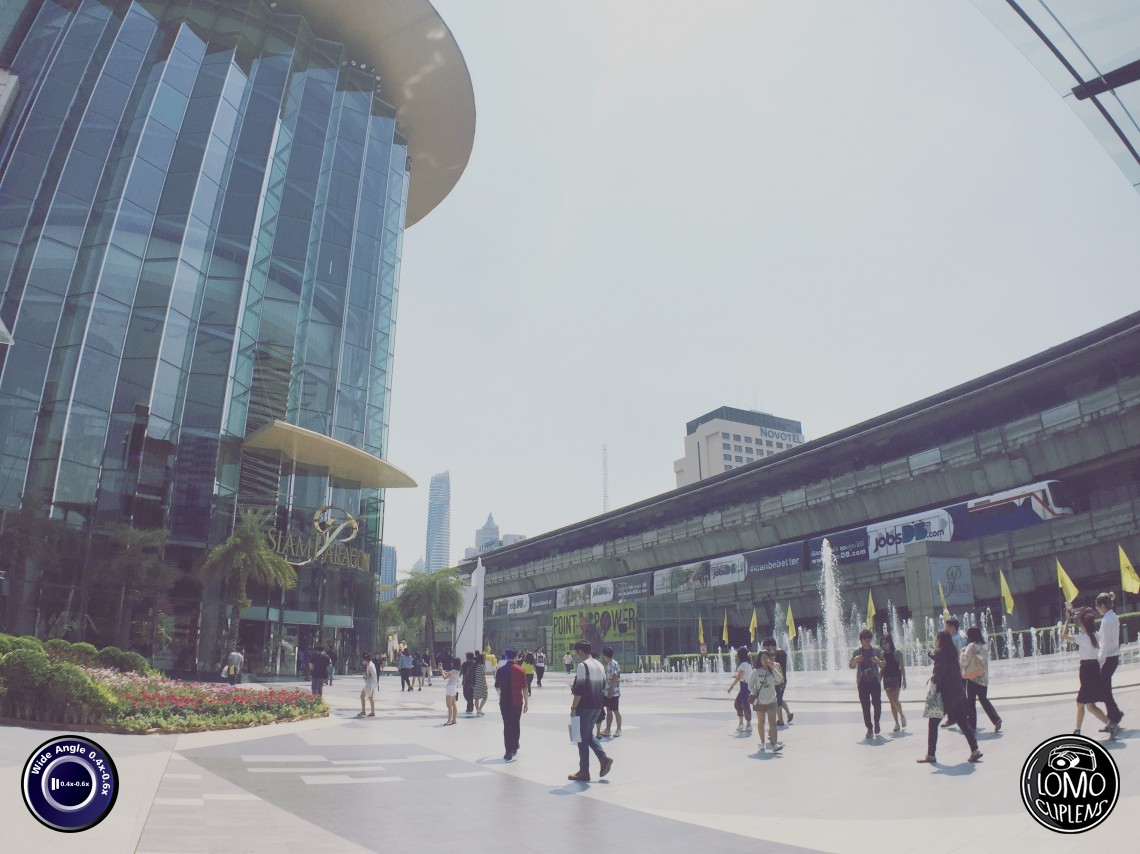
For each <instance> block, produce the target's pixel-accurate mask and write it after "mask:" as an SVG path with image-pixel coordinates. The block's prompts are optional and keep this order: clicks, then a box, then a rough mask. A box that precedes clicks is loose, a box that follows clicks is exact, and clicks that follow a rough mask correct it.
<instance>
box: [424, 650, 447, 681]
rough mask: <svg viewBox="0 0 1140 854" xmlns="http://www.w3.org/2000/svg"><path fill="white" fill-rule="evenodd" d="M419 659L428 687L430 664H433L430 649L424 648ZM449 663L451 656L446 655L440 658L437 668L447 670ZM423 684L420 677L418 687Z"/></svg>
mask: <svg viewBox="0 0 1140 854" xmlns="http://www.w3.org/2000/svg"><path fill="white" fill-rule="evenodd" d="M420 661H421V662H422V665H421V666H422V667H423V672H424V673H425V674H427V682H428V687H429V688H430V687H431V671H432V664H433V662H432V660H431V650H429V649H426V648H425V649H424V654H423V655H422V656H420ZM450 664H451V656H448V657H447V658H441V659H440V662H439V669H440V670H447V669H448V667H449V666H450ZM423 684H424V681H423V679H422V678H421V679H420V687H421V688H422V687H423Z"/></svg>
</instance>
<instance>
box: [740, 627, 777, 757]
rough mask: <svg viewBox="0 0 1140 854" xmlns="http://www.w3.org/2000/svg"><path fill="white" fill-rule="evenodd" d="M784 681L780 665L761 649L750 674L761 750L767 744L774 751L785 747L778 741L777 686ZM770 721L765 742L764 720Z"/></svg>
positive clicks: (750, 690)
mask: <svg viewBox="0 0 1140 854" xmlns="http://www.w3.org/2000/svg"><path fill="white" fill-rule="evenodd" d="M783 681H784V674H783V673H781V672H780V668H779V665H777V664H776V662H775V661H773V660H772V656H770V655H769V654H768V651H767V650H764V649H762V650H760V657H759V658H758V659H757V660H756V666H755V667H753V668H752V672H751V673H750V674H748V693H749V699H750V700H751V701H752V703H753V706H752V707H753V708H754V709H756V730H757V732H758V733H759V734H760V752H761V753H763V752H764V748H765V747H766V746H767V747H768V748H769V749H770V750H771V751H772V752H773V753H779V752H780V751H781V750H783V749H784V744H783V742H780V741H776V708H777V703H776V686H777V685H779V684H780V683H781V682H783ZM765 720H767V721H768V739H769V741H768V744H767V745H765V743H764V721H765Z"/></svg>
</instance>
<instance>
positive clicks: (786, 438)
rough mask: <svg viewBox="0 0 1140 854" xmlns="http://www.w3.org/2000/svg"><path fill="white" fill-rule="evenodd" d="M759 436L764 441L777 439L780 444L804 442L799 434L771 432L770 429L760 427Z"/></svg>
mask: <svg viewBox="0 0 1140 854" xmlns="http://www.w3.org/2000/svg"><path fill="white" fill-rule="evenodd" d="M760 435H761V436H763V437H764V438H765V439H779V440H780V441H781V442H802V441H803V440H804V437H803V435H802V434H800V433H785V432H784V431H783V430H773V429H772V428H771V427H761V428H760Z"/></svg>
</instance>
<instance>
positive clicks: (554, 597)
mask: <svg viewBox="0 0 1140 854" xmlns="http://www.w3.org/2000/svg"><path fill="white" fill-rule="evenodd" d="M557 604H558V591H557V590H543V591H541V592H539V593H531V594H530V612H531V613H532V614H534V613H539V612H544V611H553V610H554V609H555V607H557Z"/></svg>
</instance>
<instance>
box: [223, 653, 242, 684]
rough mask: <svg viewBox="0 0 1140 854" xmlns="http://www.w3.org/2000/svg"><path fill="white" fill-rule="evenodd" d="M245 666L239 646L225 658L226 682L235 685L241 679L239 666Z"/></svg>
mask: <svg viewBox="0 0 1140 854" xmlns="http://www.w3.org/2000/svg"><path fill="white" fill-rule="evenodd" d="M243 664H245V656H244V655H243V654H242V648H241V647H240V646H238V647H234V650H233V652H231V653H230V654H229V655H227V656H226V681H227V682H229V683H230V684H231V685H236V684H237V683H238V680H239V679H241V666H242V665H243Z"/></svg>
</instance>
